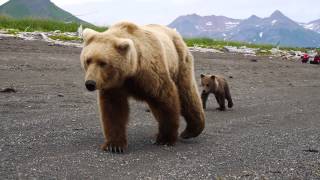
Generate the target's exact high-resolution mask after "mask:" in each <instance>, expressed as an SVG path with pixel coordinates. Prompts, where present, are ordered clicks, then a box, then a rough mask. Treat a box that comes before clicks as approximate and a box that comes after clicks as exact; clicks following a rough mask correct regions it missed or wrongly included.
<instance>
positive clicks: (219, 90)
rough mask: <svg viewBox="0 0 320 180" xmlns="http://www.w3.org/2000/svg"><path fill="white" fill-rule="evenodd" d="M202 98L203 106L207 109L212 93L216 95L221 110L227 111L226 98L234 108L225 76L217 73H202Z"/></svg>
mask: <svg viewBox="0 0 320 180" xmlns="http://www.w3.org/2000/svg"><path fill="white" fill-rule="evenodd" d="M200 77H201V87H202V93H201V99H202V106H203V108H204V109H206V103H207V100H208V97H209V94H210V93H213V94H214V96H215V97H216V100H217V103H218V104H219V108H217V109H218V110H220V111H225V110H226V106H225V99H227V101H228V107H229V108H232V106H233V102H232V98H231V94H230V89H229V86H228V83H227V81H226V80H225V78H223V77H221V76H217V75H204V74H201V76H200Z"/></svg>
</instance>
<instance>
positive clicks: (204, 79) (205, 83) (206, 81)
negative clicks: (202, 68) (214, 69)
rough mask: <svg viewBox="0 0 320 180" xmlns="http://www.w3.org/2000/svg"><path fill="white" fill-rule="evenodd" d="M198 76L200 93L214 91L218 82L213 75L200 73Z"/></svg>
mask: <svg viewBox="0 0 320 180" xmlns="http://www.w3.org/2000/svg"><path fill="white" fill-rule="evenodd" d="M200 77H201V87H202V93H204V94H208V93H210V92H216V89H217V87H218V85H219V84H218V83H219V82H218V81H217V80H216V76H215V75H204V74H201V75H200Z"/></svg>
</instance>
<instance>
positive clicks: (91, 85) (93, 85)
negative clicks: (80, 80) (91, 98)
mask: <svg viewBox="0 0 320 180" xmlns="http://www.w3.org/2000/svg"><path fill="white" fill-rule="evenodd" d="M85 85H86V88H87V89H88V91H94V90H96V89H97V87H96V82H95V81H92V80H88V81H86V82H85Z"/></svg>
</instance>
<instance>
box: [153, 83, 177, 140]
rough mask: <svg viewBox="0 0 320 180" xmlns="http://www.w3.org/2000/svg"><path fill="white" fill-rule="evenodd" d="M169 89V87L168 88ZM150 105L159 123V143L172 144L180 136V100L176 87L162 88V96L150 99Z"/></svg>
mask: <svg viewBox="0 0 320 180" xmlns="http://www.w3.org/2000/svg"><path fill="white" fill-rule="evenodd" d="M168 89H169V88H168ZM148 105H149V107H150V109H151V111H152V113H153V115H154V116H155V118H156V119H157V121H158V123H159V132H158V135H157V139H156V143H155V144H157V145H169V146H172V145H174V144H175V143H176V141H177V138H178V128H179V116H180V102H179V95H178V92H177V90H176V88H175V87H173V88H172V89H171V90H170V91H167V90H165V89H163V90H162V96H161V97H157V98H153V99H152V100H149V101H148Z"/></svg>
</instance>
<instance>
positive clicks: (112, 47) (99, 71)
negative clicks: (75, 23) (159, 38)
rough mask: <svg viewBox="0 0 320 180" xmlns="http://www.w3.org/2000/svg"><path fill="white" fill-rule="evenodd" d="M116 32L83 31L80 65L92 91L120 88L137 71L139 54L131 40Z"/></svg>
mask: <svg viewBox="0 0 320 180" xmlns="http://www.w3.org/2000/svg"><path fill="white" fill-rule="evenodd" d="M120 37H121V32H120V34H119V33H117V34H114V33H113V31H110V32H108V31H105V32H102V33H100V32H96V31H94V30H92V29H85V30H84V31H83V40H84V47H83V49H82V52H81V56H80V61H81V65H82V68H83V69H84V70H85V73H86V74H85V85H86V88H87V89H88V90H89V91H94V90H106V89H111V88H116V87H120V86H121V85H122V84H123V82H124V80H125V79H126V77H128V76H131V75H133V74H134V73H135V71H136V69H137V53H136V49H135V46H134V43H133V41H132V40H131V39H127V38H120Z"/></svg>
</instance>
